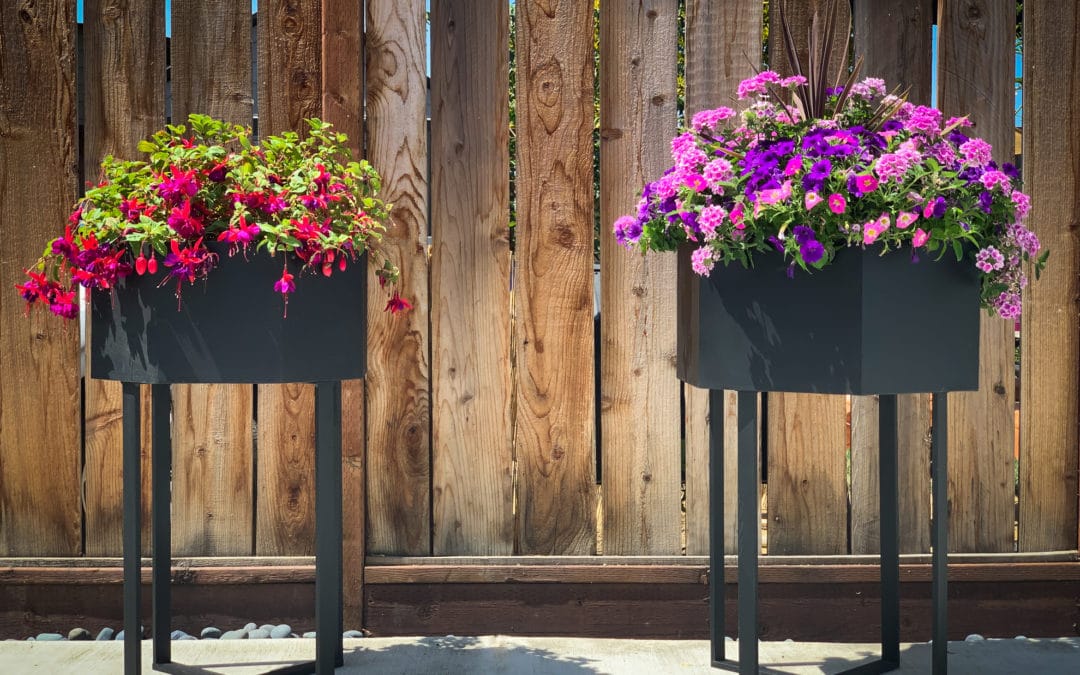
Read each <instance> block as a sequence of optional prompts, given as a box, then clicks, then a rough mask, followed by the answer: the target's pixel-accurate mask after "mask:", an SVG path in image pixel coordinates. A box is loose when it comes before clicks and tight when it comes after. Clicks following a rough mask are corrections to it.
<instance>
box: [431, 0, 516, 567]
mask: <svg viewBox="0 0 1080 675" xmlns="http://www.w3.org/2000/svg"><path fill="white" fill-rule="evenodd" d="M509 15H510V8H509V4H508V3H507V2H506V0H481V1H467V0H435V2H433V3H432V14H431V16H432V20H431V26H432V30H431V32H432V36H431V37H432V45H431V50H432V59H431V66H432V72H431V109H432V120H431V144H432V147H431V155H432V156H431V164H432V176H431V189H432V203H431V208H432V231H433V234H434V251H433V254H432V261H431V264H432V296H433V301H432V309H433V311H432V372H433V383H432V384H433V391H432V398H433V410H432V416H433V419H432V422H433V425H432V428H433V434H434V440H433V448H432V451H433V467H432V469H433V480H432V483H433V494H432V498H433V500H434V523H433V530H434V552H435V554H436V555H454V554H462V555H466V554H474V555H500V554H501V555H505V554H509V553H511V552H512V548H513V533H514V526H513V525H514V524H513V504H512V500H513V494H512V473H513V466H512V457H511V451H512V448H511V429H510V419H511V418H510V401H511V398H512V394H511V387H510V381H511V380H510V368H509V358H510V278H509V277H510V245H509V244H510V241H509V198H510V175H509V174H510V166H509V164H510V161H509V153H508V144H507V143H508V139H509V133H510V130H509V124H510V122H509V98H508V96H507V90H508V87H509V70H508V69H509V41H508V38H509Z"/></svg>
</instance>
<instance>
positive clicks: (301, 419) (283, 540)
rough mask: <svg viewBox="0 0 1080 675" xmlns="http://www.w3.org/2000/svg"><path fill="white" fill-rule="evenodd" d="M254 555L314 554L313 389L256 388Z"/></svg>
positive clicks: (286, 386)
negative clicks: (257, 435)
mask: <svg viewBox="0 0 1080 675" xmlns="http://www.w3.org/2000/svg"><path fill="white" fill-rule="evenodd" d="M256 414H257V419H258V424H259V426H258V429H259V437H258V468H257V475H256V478H255V504H256V508H257V511H256V514H255V553H256V555H274V556H282V555H313V554H314V553H315V388H314V386H312V385H310V384H277V385H265V384H261V385H259V402H258V407H257V410H256Z"/></svg>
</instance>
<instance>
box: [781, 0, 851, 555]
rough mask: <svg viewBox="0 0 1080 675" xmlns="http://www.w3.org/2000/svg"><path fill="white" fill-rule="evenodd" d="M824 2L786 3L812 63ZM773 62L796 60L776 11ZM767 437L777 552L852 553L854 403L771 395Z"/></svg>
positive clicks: (836, 62) (840, 32) (845, 8)
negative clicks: (849, 463) (848, 463)
mask: <svg viewBox="0 0 1080 675" xmlns="http://www.w3.org/2000/svg"><path fill="white" fill-rule="evenodd" d="M825 4H826V3H825V2H824V0H810V1H809V2H800V3H792V2H786V3H785V4H784V10H785V11H784V16H785V19H786V21H787V24H788V27H789V28H790V30H791V32H792V35H793V37H794V40H795V44H796V48H797V49H798V50H799V53H800V55H801V60H802V62H803V63H806V56H805V54H806V51H805V50H807V49H808V42H807V31H808V28H809V26H810V24H811V20H812V17H813V14H814V12H815V11H817V10H819V9H822V8H823V7H824V6H825ZM838 9H839V11H838V13H837V30H836V32H835V34H834V35H833V57H832V62H831V63H830V70H829V73H830V77H829V79H830V80H831V79H833V75H832V74H833V73H836V72H837V70H838V68H839V67H840V65H841V64H843V63H844V62H845V59H846V54H845V53H844V44H845V38H846V31H845V30H844V28H845V27H846V26H848V25H849V21H850V19H851V14H850V6H849V5H848V3H846V2H841V3H838ZM769 21H770V30H769V40H770V42H771V45H770V48H771V56H770V67H771V68H772V69H774V70H776V71H777V72H781V73H787V72H788V71H789V66H788V62H787V58H786V57H785V56H784V50H783V48H782V47H781V46H780V45H781V42H782V41H780V40H778V36H780V35H781V29H780V21H779V12H770V14H769ZM767 397H768V401H767V404H766V420H765V425H766V429H767V431H766V438H767V439H768V441H767V444H768V448H767V454H766V457H767V462H768V467H767V469H766V475H767V476H768V494H769V503H768V511H769V538H768V544H769V547H768V550H769V553H781V554H783V553H804V554H806V553H810V554H813V553H846V552H847V551H848V541H847V535H848V533H847V496H848V495H847V478H846V476H845V457H844V454H845V452H846V450H847V447H846V438H847V427H846V417H847V411H846V401H845V399H844V397H843V396H822V395H798V394H768V395H767Z"/></svg>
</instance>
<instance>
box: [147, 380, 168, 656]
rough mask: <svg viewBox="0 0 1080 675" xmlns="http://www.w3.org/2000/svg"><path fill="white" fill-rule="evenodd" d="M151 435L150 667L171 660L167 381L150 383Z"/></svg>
mask: <svg viewBox="0 0 1080 675" xmlns="http://www.w3.org/2000/svg"><path fill="white" fill-rule="evenodd" d="M152 407H153V412H152V417H151V423H150V424H151V435H152V437H153V450H152V453H153V458H152V462H151V469H150V471H151V476H150V482H151V492H150V519H151V521H152V523H153V529H152V530H151V533H150V542H151V549H152V556H153V557H152V562H151V565H152V567H151V570H152V571H151V579H152V582H153V586H152V591H151V592H152V594H153V600H154V604H153V623H152V629H151V630H152V632H153V636H154V666H155V667H157V666H158V665H163V664H166V663H172V643H171V641H170V639H171V634H172V629H171V627H170V623H171V614H172V589H171V588H170V586H169V584H170V583H171V581H172V573H171V568H172V521H171V518H170V510H171V506H172V486H171V480H172V437H171V429H172V424H171V421H170V419H169V416H170V414H171V412H172V389H171V388H170V386H169V385H167V384H155V385H153V406H152Z"/></svg>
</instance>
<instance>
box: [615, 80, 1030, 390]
mask: <svg viewBox="0 0 1080 675" xmlns="http://www.w3.org/2000/svg"><path fill="white" fill-rule="evenodd" d="M739 96H740V98H741V99H744V100H748V101H749V103H748V107H747V108H746V110H745V111H743V112H742V113H741V114H737V113H736V112H735V111H733V110H732V109H730V108H717V109H715V110H707V111H704V112H701V113H698V114H697V115H695V116H694V117H693V120H692V123H691V127H690V128H689V129H687V130H686V131H685V132H683V133H682V134H680V135H679V136H677V137H676V138H675V139H674V140H673V141H672V144H671V147H672V157H673V160H674V164H673V166H672V167H671V168H670V169H669V170H668V171H667V172H666V173H665V174H664V175H663V176H661V177H660V178H659V179H657V180H656V181H655V182H653V183H650V184H649V185H647V186H646V187H645V189H644V191H643V195H642V199H641V201H640V203H639V206H638V211H637V213H636V214H634V215H629V216H624V217H622V218H620V219H619V220H618V221H617V222H616V223H615V233H616V237H618V239H619V240H620V241H621V242H622V243H623V244H625V245H626V246H627V247H628V248H631V249H635V248H636V249H640V250H642V251H673V250H679V251H680V254H679V255H680V265H679V270H680V272H679V274H680V276H679V299H678V316H679V333H678V335H679V359H678V368H679V375H680V377H682V378H683V379H685V380H686V381H688V382H690V383H692V384H695V385H697V386H700V387H707V388H713V389H738V390H744V391H794V392H821V393H838V394H839V393H843V394H865V393H907V392H924V391H945V390H965V389H966V390H972V389H977V388H978V361H979V354H978V343H979V340H978V331H979V316H978V313H979V307H980V305H981V306H982V307H984V308H986V309H987V310H988V311H990V312H991V313H996V314H998V315H1000V316H1001V317H1002V318H1005V319H1015V318H1016V317H1017V315H1018V314H1019V312H1020V291H1021V289H1022V288H1023V287H1024V285H1025V284H1026V283H1027V274H1026V271H1025V267H1032V268H1034V271H1035V272H1036V273H1038V271H1039V270H1040V269H1041V268H1042V266H1043V264H1044V263H1045V261H1046V252H1043V253H1042V254H1041V255H1040V254H1039V242H1038V239H1037V238H1036V237H1035V235H1034V234H1033V233H1032V232H1031V231H1030V230H1028V229H1027V228H1026V227H1025V226H1024V225H1023V221H1024V218H1025V217H1026V215H1027V211H1028V205H1029V204H1028V198H1027V196H1026V195H1024V194H1023V193H1022V192H1020V189H1019V188H1020V186H1019V180H1018V174H1017V171H1016V169H1015V167H1013V166H1012V165H1010V164H1004V165H1001V166H999V165H998V164H997V163H995V162H994V161H993V159H992V158H991V148H990V145H989V144H988V143H986V142H985V141H983V140H981V139H979V138H975V137H972V136H970V135H969V134H968V128H969V126H970V124H969V122H968V120H967V119H966V118H962V117H961V118H953V119H949V120H943V119H942V116H941V113H940V111H938V110H936V109H933V108H927V107H924V106H917V105H913V104H911V103H908V102H906V101H905V100H904V99H903V98H902V97H901V96H897V95H896V94H895V93H894V94H889V93H888V92H887V91H886V89H885V84H884V82H882V81H881V80H877V79H873V78H868V79H865V80H862V81H861V82H855V81H854V80H853V81H851V82H849V83H848V84H847V85H846V86H844V87H840V88H837V89H828V90H825V89H822V90H821V91H820V92H818V91H812V88H811V87H810V86H809V83H808V82H807V80H806V78H804V77H801V76H793V77H787V78H784V77H781V76H780V75H778V74H777V73H774V72H771V71H765V72H762V73H760V74H758V75H757V76H755V77H753V78H750V79H748V80H746V81H744V82H743V83H742V84H741V85H740V86H739ZM815 106H816V107H815Z"/></svg>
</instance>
